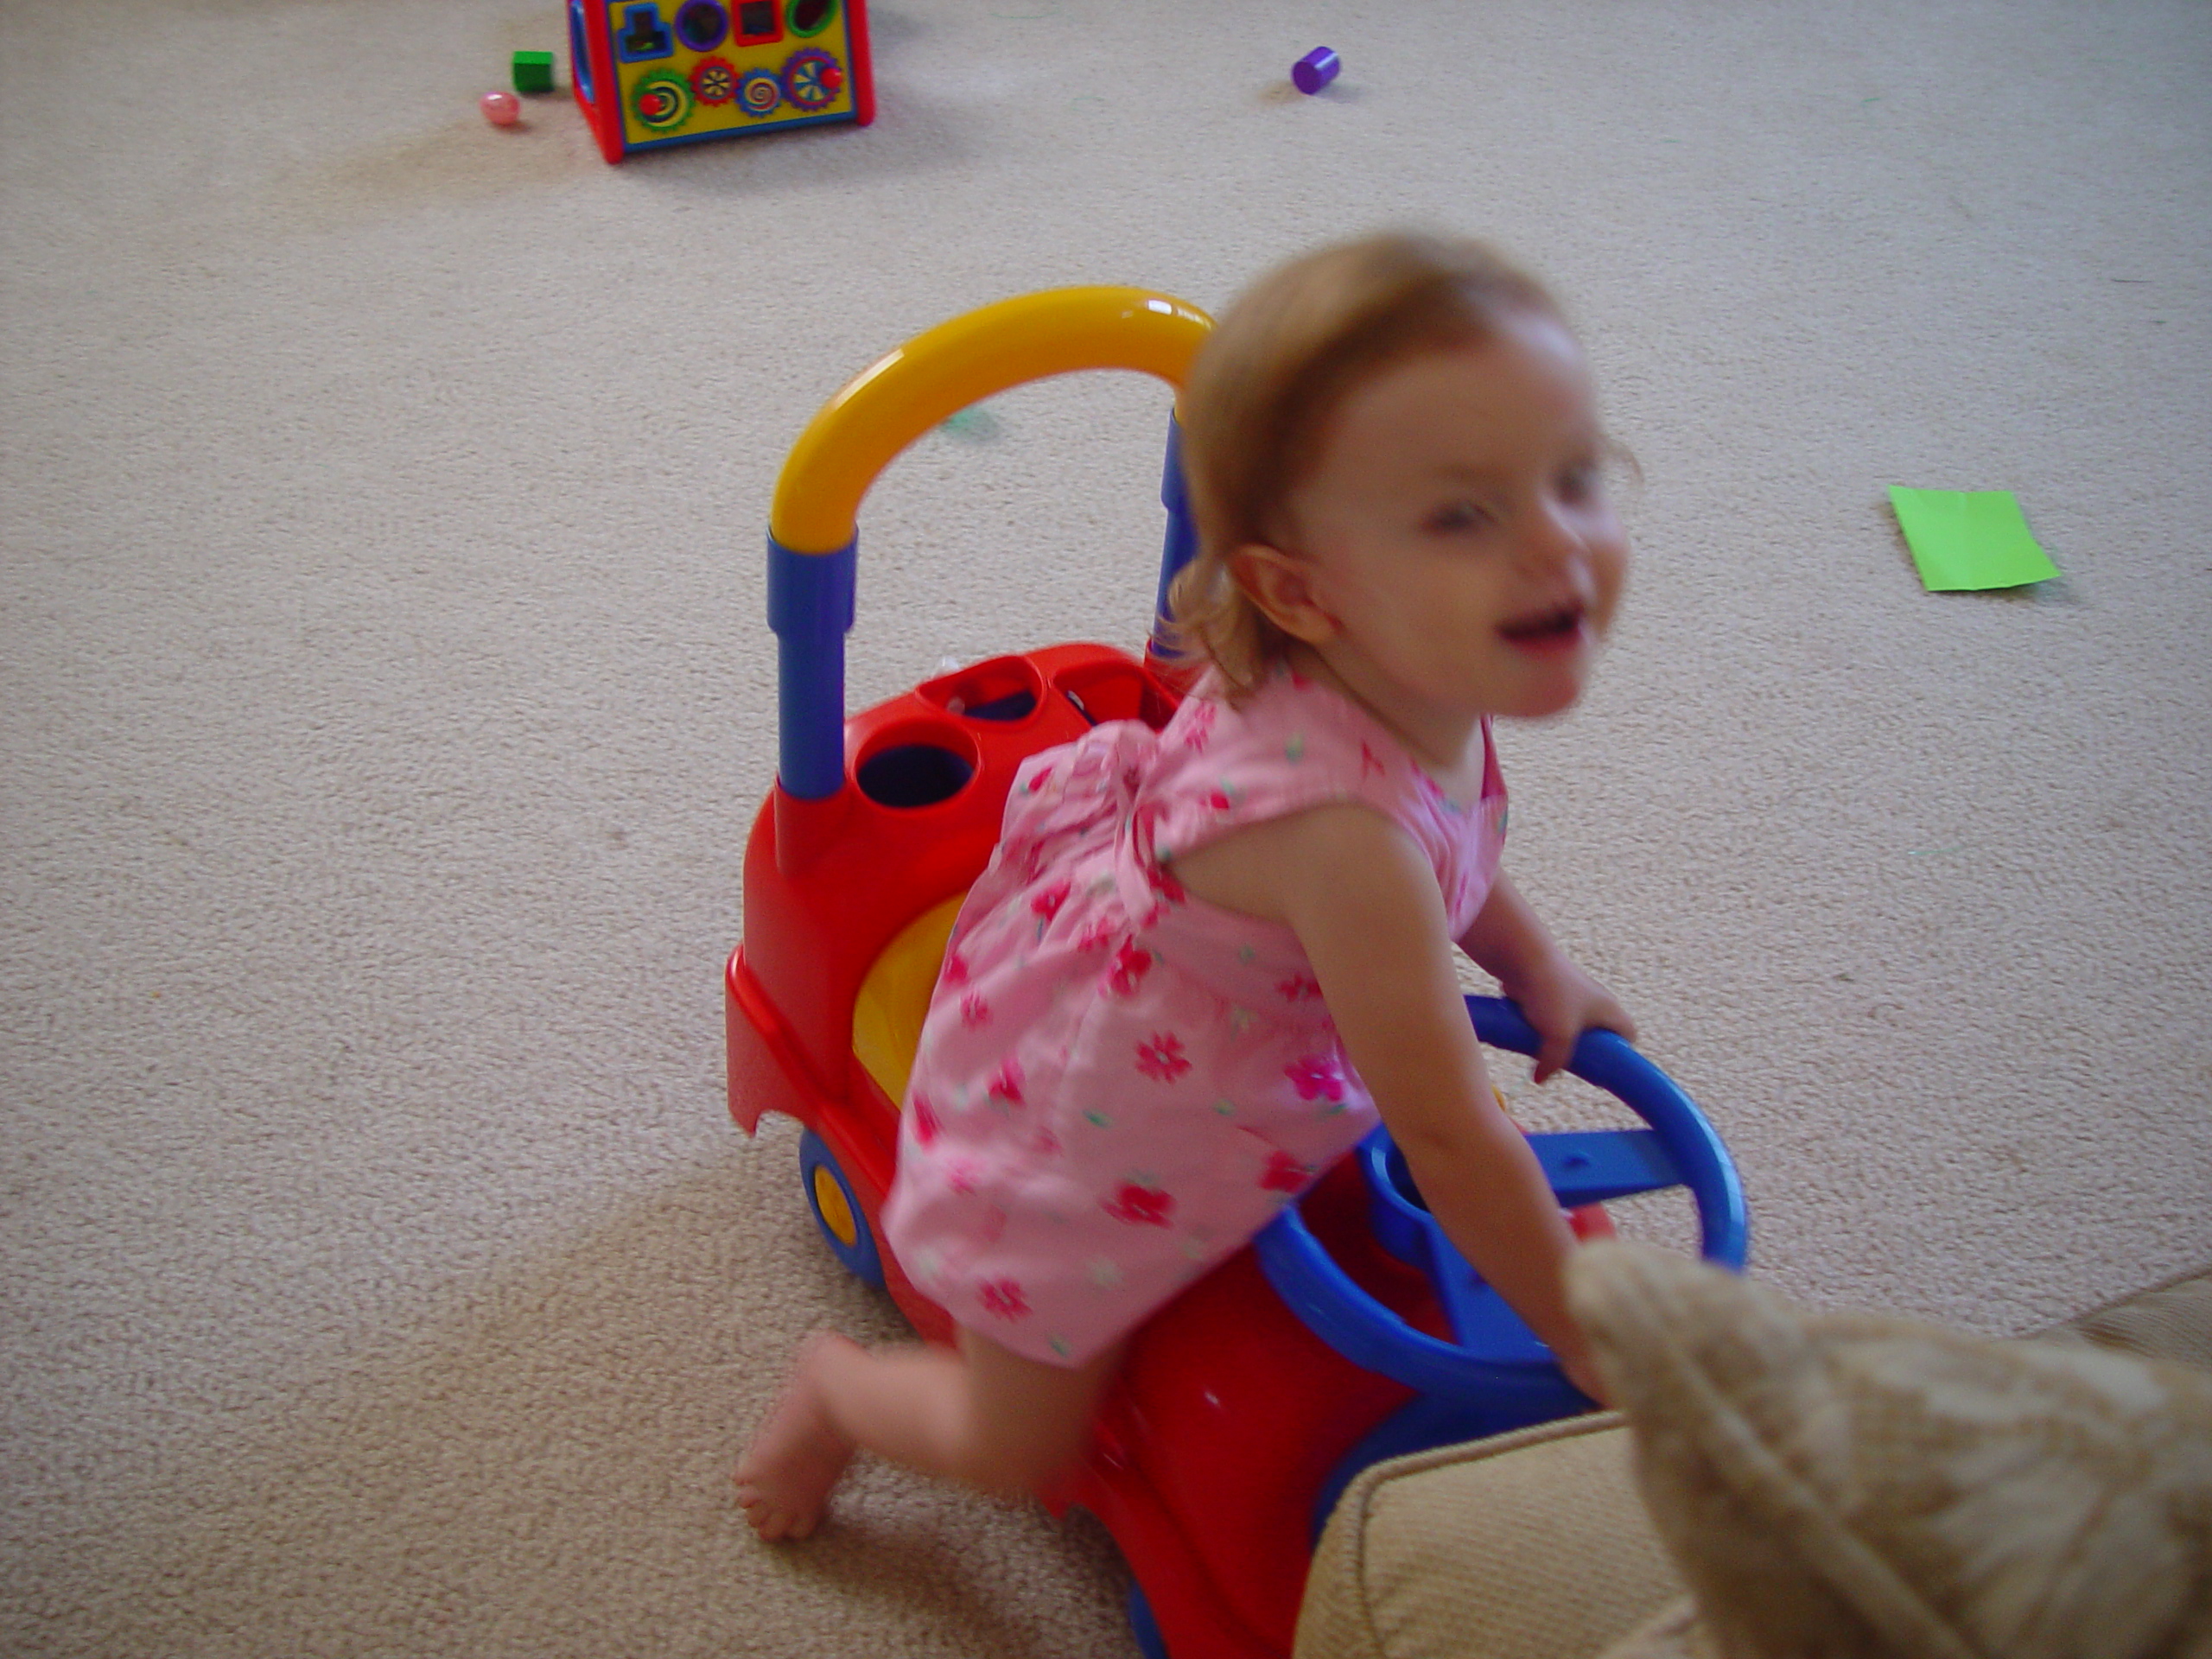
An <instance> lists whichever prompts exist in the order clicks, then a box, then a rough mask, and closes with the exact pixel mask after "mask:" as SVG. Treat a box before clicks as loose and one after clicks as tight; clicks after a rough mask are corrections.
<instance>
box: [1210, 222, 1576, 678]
mask: <svg viewBox="0 0 2212 1659" xmlns="http://www.w3.org/2000/svg"><path fill="white" fill-rule="evenodd" d="M1529 311H1536V312H1540V313H1542V314H1545V315H1549V316H1552V317H1554V318H1558V319H1560V321H1565V318H1564V315H1563V314H1562V313H1561V312H1560V307H1559V304H1558V302H1556V301H1555V300H1554V299H1553V298H1552V296H1551V295H1550V293H1549V292H1548V291H1547V290H1546V289H1545V288H1544V286H1543V284H1542V283H1539V282H1538V281H1537V280H1536V279H1535V277H1531V276H1530V275H1529V274H1528V273H1527V272H1526V271H1524V270H1521V269H1520V268H1519V267H1518V266H1516V265H1515V264H1512V263H1511V262H1510V260H1508V259H1507V258H1506V257H1504V256H1503V255H1502V254H1500V253H1498V252H1497V251H1496V250H1495V249H1493V248H1491V247H1490V246H1488V245H1486V244H1484V243H1482V242H1478V241H1475V240H1472V239H1470V238H1446V237H1437V236H1425V235H1419V234H1414V233H1409V232H1389V233H1386V234H1383V235H1379V236H1370V237H1366V238H1361V239H1360V240H1358V241H1355V242H1344V243H1339V244H1337V245H1334V246H1332V247H1325V248H1322V249H1320V250H1319V251H1316V252H1313V253H1310V254H1307V255H1306V256H1305V257H1302V258H1300V259H1295V260H1293V261H1292V262H1291V263H1290V264H1287V265H1284V266H1281V268H1279V269H1278V270H1274V271H1272V272H1270V273H1269V274H1268V275H1267V276H1265V277H1262V278H1261V279H1260V280H1259V281H1258V282H1256V283H1254V284H1253V285H1252V286H1251V287H1250V288H1249V289H1246V290H1245V291H1244V292H1243V294H1241V295H1239V296H1237V298H1236V302H1234V303H1233V304H1231V305H1230V308H1229V309H1228V311H1227V312H1226V313H1225V314H1224V315H1223V317H1222V319H1221V321H1220V322H1219V324H1218V325H1217V326H1216V327H1215V328H1214V331H1213V333H1212V334H1211V336H1210V337H1209V338H1208V339H1207V341H1206V343H1205V346H1204V347H1203V348H1201V349H1200V351H1199V353H1198V359H1197V361H1196V362H1195V363H1193V364H1192V368H1191V377H1190V380H1189V383H1188V384H1187V385H1185V387H1184V389H1183V395H1182V397H1181V399H1180V401H1179V404H1178V405H1177V408H1178V411H1179V417H1180V419H1181V422H1182V428H1183V471H1184V479H1185V483H1186V485H1187V486H1188V487H1189V490H1190V495H1191V513H1192V519H1193V520H1194V521H1195V524H1196V527H1197V531H1198V553H1197V555H1196V556H1194V557H1193V558H1192V561H1191V563H1189V564H1188V565H1186V566H1185V567H1184V569H1183V570H1182V571H1181V572H1180V573H1179V575H1177V577H1176V579H1175V582H1174V585H1173V588H1171V589H1170V593H1169V601H1168V610H1169V622H1168V637H1169V639H1170V641H1171V643H1172V645H1173V648H1174V649H1175V650H1177V651H1178V652H1182V653H1184V654H1185V655H1192V654H1203V655H1204V656H1205V657H1206V658H1211V660H1212V662H1213V663H1214V664H1215V665H1216V666H1217V667H1218V668H1219V669H1220V670H1221V671H1222V674H1223V676H1224V677H1225V678H1226V679H1227V680H1228V682H1229V683H1230V690H1231V691H1232V692H1233V693H1235V694H1236V695H1240V696H1241V695H1243V694H1244V693H1247V692H1249V691H1251V690H1254V689H1255V688H1256V687H1257V686H1258V684H1259V683H1260V682H1261V681H1262V680H1263V679H1265V678H1266V677H1267V675H1268V671H1270V670H1271V669H1272V668H1273V666H1274V664H1275V663H1276V661H1278V660H1279V659H1280V658H1281V656H1282V654H1283V652H1284V651H1285V649H1286V648H1287V645H1288V644H1289V638H1288V636H1287V635H1286V634H1285V633H1284V632H1282V630H1281V629H1280V628H1278V627H1277V626H1275V625H1274V623H1273V622H1272V621H1270V620H1268V617H1267V615H1266V614H1265V613H1263V612H1262V610H1261V609H1260V607H1259V606H1258V605H1256V604H1255V603H1254V602H1253V601H1252V598H1251V596H1250V595H1249V594H1247V593H1246V592H1245V591H1244V589H1243V587H1242V586H1241V585H1240V584H1239V583H1238V582H1237V580H1236V572H1235V571H1234V570H1233V569H1231V568H1230V554H1232V553H1233V552H1234V551H1235V550H1236V549H1238V548H1240V547H1243V546H1245V545H1246V544H1248V543H1255V542H1257V543H1268V544H1275V543H1279V542H1280V540H1281V538H1282V535H1283V529H1284V526H1283V524H1282V518H1283V505H1284V503H1285V501H1286V500H1287V499H1288V497H1289V495H1290V493H1291V492H1292V490H1294V488H1296V487H1297V486H1298V485H1299V483H1300V482H1301V481H1302V480H1304V478H1305V477H1306V474H1307V473H1308V472H1310V471H1311V470H1312V468H1313V465H1314V463H1315V461H1317V460H1318V459H1319V453H1320V449H1321V446H1322V442H1323V440H1324V438H1325V436H1326V435H1327V432H1328V429H1329V423H1330V419H1331V417H1332V416H1334V414H1335V413H1336V411H1337V409H1338V405H1339V404H1342V403H1343V402H1344V399H1345V397H1348V396H1350V395H1351V392H1352V391H1354V390H1356V389H1357V387H1358V386H1359V385H1361V384H1362V383H1363V382H1364V381H1366V380H1368V379H1370V378H1372V377H1373V376H1375V375H1376V374H1377V373H1380V372H1382V371H1383V370H1384V369H1387V368H1389V367H1392V366H1394V365H1396V364H1398V363H1400V362H1402V361H1403V360H1405V359H1407V358H1408V357H1413V356H1416V355H1418V354H1420V353H1424V352H1430V351H1440V350H1445V349H1448V348H1450V347H1452V346H1466V345H1476V344H1480V343H1481V342H1482V341H1484V340H1488V339H1490V338H1491V336H1492V335H1493V334H1495V332H1496V330H1497V326H1498V324H1499V323H1500V321H1502V320H1503V319H1504V318H1506V317H1508V316H1510V315H1513V314H1515V313H1525V312H1529Z"/></svg>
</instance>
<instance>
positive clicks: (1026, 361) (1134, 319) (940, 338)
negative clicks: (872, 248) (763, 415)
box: [768, 288, 1213, 553]
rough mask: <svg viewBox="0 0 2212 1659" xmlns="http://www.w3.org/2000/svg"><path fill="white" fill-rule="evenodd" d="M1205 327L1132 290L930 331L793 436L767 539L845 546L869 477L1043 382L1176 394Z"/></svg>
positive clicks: (794, 545) (981, 313) (1103, 291)
mask: <svg viewBox="0 0 2212 1659" xmlns="http://www.w3.org/2000/svg"><path fill="white" fill-rule="evenodd" d="M1212 327H1213V320H1212V319H1211V318H1210V317H1209V316H1207V315H1206V314H1205V312H1203V311H1201V310H1199V309H1198V308H1197V307H1195V306H1192V305H1185V303H1184V302H1182V301H1180V300H1179V299H1175V298H1173V297H1172V296H1168V295H1166V294H1157V293H1154V292H1153V291H1152V290H1151V289H1143V288H1060V289H1048V290H1046V292H1044V293H1042V294H1025V295H1022V296H1020V297H1018V298H1015V299H1011V300H1001V301H1000V302H998V303H997V304H995V305H987V306H984V307H982V308H981V309H980V310H976V311H970V312H969V313H968V314H967V315H964V316H958V317H955V318H953V319H952V320H951V321H949V322H941V323H939V324H938V326H937V327H934V328H931V329H929V330H928V331H926V332H925V333H923V334H917V335H915V336H914V338H913V339H912V340H908V341H907V342H906V344H905V345H904V346H899V348H898V349H897V350H896V351H894V352H893V353H891V354H890V355H889V356H887V357H885V358H883V359H880V361H878V362H877V363H876V364H874V366H872V367H870V368H868V369H864V370H862V371H861V372H860V373H859V374H857V375H855V376H854V377H853V378H852V379H851V380H849V381H848V382H847V383H846V385H845V388H844V390H843V391H840V392H839V393H838V394H837V395H836V397H832V398H831V399H830V400H829V402H828V403H826V404H823V406H822V408H821V410H820V411H819V412H818V413H817V415H816V416H815V417H814V418H813V420H811V421H810V422H809V423H807V428H806V430H805V431H804V432H802V433H800V434H799V439H798V443H796V444H795V445H793V446H792V448H791V455H790V457H789V458H788V459H787V460H786V461H785V462H784V470H783V474H782V476H780V477H779V479H778V480H776V499H775V501H774V503H773V505H772V506H771V508H770V510H769V516H768V533H769V534H770V535H772V536H773V537H775V538H776V540H777V541H778V542H779V543H781V544H782V545H784V546H785V547H786V548H789V549H790V550H791V551H792V552H794V553H835V552H836V551H837V550H838V549H840V548H842V546H844V545H845V543H848V542H849V541H851V540H852V539H853V529H854V524H855V521H856V519H857V518H858V517H859V514H860V505H861V497H862V496H864V495H866V494H867V493H868V486H870V485H872V484H874V482H875V480H876V475H877V474H880V472H882V470H883V469H884V468H885V467H887V466H889V465H890V464H891V462H892V461H893V459H894V458H895V457H896V456H897V455H898V454H899V451H900V450H902V449H904V448H906V446H907V445H908V444H910V443H912V442H913V441H914V440H915V439H916V438H918V437H920V436H921V435H922V434H924V433H925V432H927V431H928V430H929V429H931V427H934V426H936V425H937V424H938V423H939V422H942V421H944V420H948V419H950V417H951V416H955V415H957V414H958V413H959V412H960V411H961V410H963V409H965V408H967V407H968V406H969V404H974V403H978V402H980V401H982V399H983V398H986V397H991V396H993V395H994V394H995V393H998V392H1001V391H1006V390H1007V388H1008V387H1011V386H1019V385H1025V384H1027V382H1029V381H1032V380H1042V379H1044V378H1046V376H1048V375H1054V374H1070V373H1073V372H1076V371H1077V370H1079V369H1135V370H1137V371H1139V372H1142V373H1146V374H1156V375H1158V376H1159V377H1160V378H1161V379H1163V380H1165V381H1166V382H1167V384H1168V385H1172V386H1173V387H1175V388H1176V389H1177V390H1178V391H1180V390H1181V389H1182V385H1183V380H1184V378H1185V376H1186V375H1187V374H1188V373H1189V372H1190V368H1191V359H1192V358H1193V357H1195V356H1197V355H1198V347H1199V346H1201V345H1202V344H1204V343H1205V337H1206V334H1208V332H1209V331H1210V330H1211V328H1212Z"/></svg>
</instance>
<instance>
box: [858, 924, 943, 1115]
mask: <svg viewBox="0 0 2212 1659" xmlns="http://www.w3.org/2000/svg"><path fill="white" fill-rule="evenodd" d="M967 896H968V895H967V894H966V893H959V894H957V895H955V896H954V897H952V898H950V899H946V900H945V901H944V903H943V904H941V905H938V906H933V907H932V908H931V909H929V910H925V911H924V912H922V913H921V915H920V916H918V918H915V919H914V920H913V921H912V922H910V923H908V924H907V925H906V928H905V929H904V930H903V931H901V932H900V933H899V937H898V938H894V939H893V940H892V941H891V943H890V944H887V945H885V946H884V947H883V954H882V955H881V956H880V957H877V958H876V959H875V963H874V966H873V967H871V968H870V969H868V977H867V978H866V979H863V980H862V981H861V988H860V994H859V995H856V996H855V997H854V998H853V1057H854V1058H855V1059H857V1060H859V1061H860V1063H861V1067H862V1068H863V1069H864V1070H865V1071H867V1072H868V1076H870V1077H874V1079H875V1081H876V1086H877V1087H878V1088H880V1089H881V1090H883V1092H884V1093H885V1094H887V1095H888V1096H890V1097H891V1103H892V1104H893V1105H894V1106H903V1105H904V1104H905V1103H906V1079H907V1078H908V1077H910V1076H912V1073H913V1070H914V1050H915V1049H916V1048H917V1047H918V1046H920V1044H921V1040H922V1021H923V1020H925V1019H926V1018H927V1017H928V1015H929V1011H930V993H931V991H932V990H934V989H936V988H937V975H938V969H940V968H942V967H943V966H944V947H945V943H946V941H948V940H949V939H950V938H952V925H953V923H955V922H956V921H957V920H959V919H960V903H961V900H962V899H965V898H966V897H967Z"/></svg>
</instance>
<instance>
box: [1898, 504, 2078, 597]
mask: <svg viewBox="0 0 2212 1659" xmlns="http://www.w3.org/2000/svg"><path fill="white" fill-rule="evenodd" d="M1890 505H1891V506H1892V507H1894V508H1896V509H1897V525H1898V527H1899V528H1900V529H1902V530H1903V531H1904V539H1905V545H1906V546H1908V547H1910V549H1911V550H1912V562H1913V563H1915V564H1916V565H1917V566H1919V567H1920V584H1921V586H1922V587H1923V588H1927V590H1928V591H1929V593H1931V594H1939V593H1941V594H1948V593H1961V592H1974V591H1979V590H1980V589H1982V588H2018V587H2022V586H2024V585H2025V584H2026V583H2028V582H2048V581H2050V579H2051V578H2052V577H2053V576H2055V575H2057V574H2058V567H2057V566H2056V565H2055V564H2053V563H2051V562H2050V557H2049V556H2048V555H2046V554H2045V553H2044V550H2043V549H2041V548H2040V547H2038V546H2037V545H2036V538H2035V537H2033V536H2032V535H2031V534H2030V533H2029V531H2028V521H2027V520H2026V519H2025V518H2023V517H2022V516H2021V514H2020V504H2019V503H2018V501H2015V500H2014V499H2012V492H2011V491H2010V490H1904V489H1899V488H1897V486H1895V485H1891V486H1890Z"/></svg>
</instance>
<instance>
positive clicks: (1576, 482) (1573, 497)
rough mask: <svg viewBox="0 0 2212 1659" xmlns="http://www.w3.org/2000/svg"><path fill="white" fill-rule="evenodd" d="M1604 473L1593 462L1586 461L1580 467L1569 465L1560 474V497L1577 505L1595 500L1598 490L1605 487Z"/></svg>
mask: <svg viewBox="0 0 2212 1659" xmlns="http://www.w3.org/2000/svg"><path fill="white" fill-rule="evenodd" d="M1604 488H1605V474H1603V473H1601V472H1600V471H1599V468H1598V467H1597V465H1596V464H1595V463H1594V462H1586V463H1585V464H1583V465H1582V466H1580V467H1568V468H1567V471H1566V472H1565V473H1563V474H1560V480H1559V494H1560V500H1562V501H1567V502H1572V503H1573V504H1575V505H1580V504H1581V503H1583V502H1586V501H1592V500H1595V499H1597V497H1598V495H1599V492H1601V491H1602V490H1603V489H1604Z"/></svg>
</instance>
